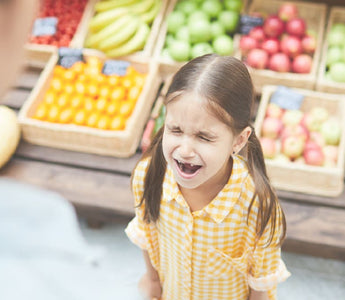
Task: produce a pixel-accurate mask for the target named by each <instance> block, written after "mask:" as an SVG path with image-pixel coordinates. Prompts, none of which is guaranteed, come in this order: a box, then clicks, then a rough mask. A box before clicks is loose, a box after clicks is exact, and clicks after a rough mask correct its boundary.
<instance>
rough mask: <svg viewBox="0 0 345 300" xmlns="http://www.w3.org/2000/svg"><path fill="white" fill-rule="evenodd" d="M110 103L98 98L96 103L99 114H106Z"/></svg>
mask: <svg viewBox="0 0 345 300" xmlns="http://www.w3.org/2000/svg"><path fill="white" fill-rule="evenodd" d="M107 105H108V101H107V99H105V98H98V100H97V101H96V109H97V110H98V111H99V112H104V111H105V110H106V109H107Z"/></svg>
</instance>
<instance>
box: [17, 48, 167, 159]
mask: <svg viewBox="0 0 345 300" xmlns="http://www.w3.org/2000/svg"><path fill="white" fill-rule="evenodd" d="M83 54H84V56H85V57H89V56H98V57H100V58H101V59H102V60H103V61H104V60H105V59H106V57H105V56H104V55H103V54H102V53H100V52H98V51H95V50H87V49H85V50H84V52H83ZM126 60H127V61H129V62H130V63H131V64H132V65H133V66H134V67H135V68H136V69H137V70H138V71H139V72H145V73H147V77H146V82H145V85H144V87H143V90H142V92H141V94H140V96H139V99H138V100H137V103H136V106H135V108H134V110H133V112H132V114H131V116H130V117H129V119H128V121H127V123H126V128H125V129H124V130H119V131H112V130H100V129H95V128H89V127H86V126H78V125H73V124H55V123H50V122H44V121H40V120H36V119H33V118H31V117H32V116H33V115H34V113H35V111H36V109H37V107H38V105H39V104H40V103H41V102H42V100H43V97H44V95H45V93H46V91H47V89H48V87H49V83H50V80H51V78H52V75H53V69H54V67H55V65H56V63H57V61H58V55H56V54H55V55H53V56H52V57H51V59H50V60H49V62H48V63H47V65H46V68H45V69H44V70H43V72H42V73H41V76H40V78H39V80H38V82H37V84H36V86H35V87H34V89H33V90H32V92H31V94H30V96H29V98H28V100H27V101H26V102H25V103H24V105H23V106H22V108H21V110H20V112H19V122H20V124H21V126H22V134H23V138H24V139H25V140H26V141H28V142H31V143H33V144H38V145H43V146H49V147H55V148H61V149H66V150H74V151H81V152H89V153H95V154H101V155H109V156H117V157H129V156H131V155H133V154H134V153H135V151H136V149H137V147H138V144H139V141H140V138H141V134H142V131H143V128H144V126H145V123H146V121H147V119H148V118H149V114H150V110H151V107H152V104H153V102H154V100H155V98H156V94H157V91H158V88H159V84H160V82H159V81H158V80H157V68H158V66H157V63H156V62H148V61H147V59H143V58H139V57H132V58H129V57H127V59H126Z"/></svg>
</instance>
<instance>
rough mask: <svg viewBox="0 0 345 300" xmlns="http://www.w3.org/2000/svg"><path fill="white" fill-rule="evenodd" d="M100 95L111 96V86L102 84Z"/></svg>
mask: <svg viewBox="0 0 345 300" xmlns="http://www.w3.org/2000/svg"><path fill="white" fill-rule="evenodd" d="M98 95H99V96H100V97H103V98H108V97H109V96H110V88H109V87H108V86H102V87H101V88H100V89H99V92H98Z"/></svg>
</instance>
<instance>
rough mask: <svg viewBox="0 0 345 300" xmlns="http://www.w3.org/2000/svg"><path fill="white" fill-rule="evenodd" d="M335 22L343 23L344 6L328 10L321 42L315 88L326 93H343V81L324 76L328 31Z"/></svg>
mask: <svg viewBox="0 0 345 300" xmlns="http://www.w3.org/2000/svg"><path fill="white" fill-rule="evenodd" d="M335 23H343V24H345V7H336V6H335V7H332V8H331V10H330V14H329V18H328V23H327V30H326V35H325V41H324V44H323V49H322V55H321V62H320V67H319V73H318V78H317V84H316V89H317V90H318V91H321V92H328V93H342V94H343V93H345V82H344V83H341V82H335V81H332V80H328V79H327V78H326V77H325V72H326V58H327V50H328V42H327V38H328V33H329V32H330V30H331V28H332V26H333V24H335Z"/></svg>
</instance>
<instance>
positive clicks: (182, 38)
mask: <svg viewBox="0 0 345 300" xmlns="http://www.w3.org/2000/svg"><path fill="white" fill-rule="evenodd" d="M241 9H242V1H241V0H224V1H221V0H205V1H200V0H183V1H178V2H177V4H176V6H175V8H174V10H173V11H172V12H171V13H170V14H169V15H168V17H167V34H166V37H165V44H164V49H163V50H162V57H163V58H165V59H168V60H171V59H172V60H175V61H188V60H190V59H193V58H195V57H197V56H200V55H204V54H207V53H218V54H220V55H231V54H233V51H234V49H233V39H232V37H231V35H232V34H233V33H235V31H236V29H237V26H238V23H239V19H240V11H241Z"/></svg>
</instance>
